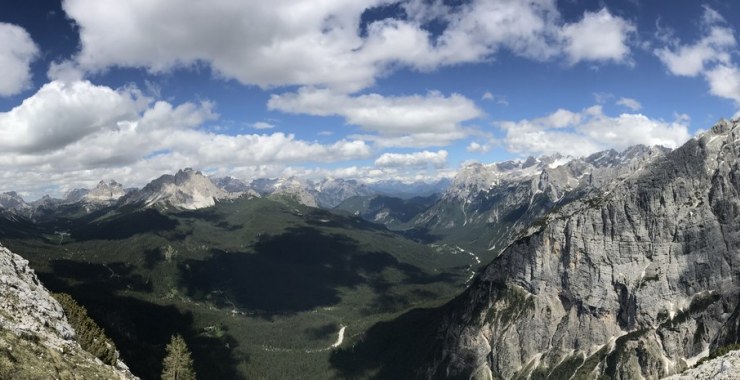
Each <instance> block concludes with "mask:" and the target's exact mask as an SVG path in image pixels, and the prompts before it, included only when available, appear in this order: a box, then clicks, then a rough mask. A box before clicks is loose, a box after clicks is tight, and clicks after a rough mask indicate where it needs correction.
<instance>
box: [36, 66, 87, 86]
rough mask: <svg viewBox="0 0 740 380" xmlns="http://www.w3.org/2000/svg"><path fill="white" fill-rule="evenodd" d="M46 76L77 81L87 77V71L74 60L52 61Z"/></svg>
mask: <svg viewBox="0 0 740 380" xmlns="http://www.w3.org/2000/svg"><path fill="white" fill-rule="evenodd" d="M46 76H47V77H48V78H49V79H50V80H52V81H61V82H75V81H80V80H82V79H83V78H84V77H85V73H84V72H83V71H82V70H81V69H80V68H79V67H78V66H77V65H76V64H75V63H74V62H72V61H61V62H52V63H51V64H50V65H49V70H47V72H46Z"/></svg>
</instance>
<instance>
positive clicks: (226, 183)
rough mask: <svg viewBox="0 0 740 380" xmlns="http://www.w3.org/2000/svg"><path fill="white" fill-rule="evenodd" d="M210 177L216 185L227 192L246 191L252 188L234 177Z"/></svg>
mask: <svg viewBox="0 0 740 380" xmlns="http://www.w3.org/2000/svg"><path fill="white" fill-rule="evenodd" d="M210 179H211V182H213V184H214V185H216V187H218V188H219V189H222V190H224V191H226V192H228V193H246V192H247V191H249V190H252V188H250V187H249V185H247V184H246V183H244V182H243V181H241V180H239V179H237V178H234V177H212V178H210Z"/></svg>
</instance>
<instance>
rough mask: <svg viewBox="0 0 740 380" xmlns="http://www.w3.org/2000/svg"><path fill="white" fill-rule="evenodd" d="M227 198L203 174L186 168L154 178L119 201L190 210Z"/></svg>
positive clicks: (227, 196) (127, 203)
mask: <svg viewBox="0 0 740 380" xmlns="http://www.w3.org/2000/svg"><path fill="white" fill-rule="evenodd" d="M231 197H232V196H231V195H229V193H228V192H226V191H225V190H222V189H220V188H218V187H217V186H216V185H214V184H213V182H211V180H210V179H208V177H206V176H204V175H203V173H201V172H199V171H195V170H193V169H190V168H187V169H183V170H180V171H178V172H177V173H176V174H175V175H169V174H167V175H163V176H161V177H159V178H157V179H155V180H154V181H152V182H150V183H149V184H147V185H146V186H144V188H142V189H141V190H135V191H133V192H131V193H130V194H129V195H127V196H125V197H124V198H122V199H121V203H122V205H129V204H143V205H144V206H146V207H151V206H156V207H164V208H170V207H171V208H175V209H182V210H194V209H199V208H204V207H210V206H213V205H215V204H216V201H217V200H219V199H228V198H231Z"/></svg>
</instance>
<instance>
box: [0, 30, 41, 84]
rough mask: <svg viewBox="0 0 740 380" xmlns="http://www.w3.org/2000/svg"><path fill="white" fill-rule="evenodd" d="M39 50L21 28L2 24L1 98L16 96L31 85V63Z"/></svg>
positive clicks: (0, 55)
mask: <svg viewBox="0 0 740 380" xmlns="http://www.w3.org/2000/svg"><path fill="white" fill-rule="evenodd" d="M38 54H39V49H38V47H36V44H35V43H34V42H33V40H32V39H31V36H30V35H29V34H28V32H26V30H25V29H23V28H21V27H20V26H17V25H13V24H8V23H4V22H0V67H2V70H3V73H2V75H0V96H11V95H15V94H17V93H19V92H21V91H23V90H25V89H27V88H28V87H29V86H30V84H31V67H30V66H31V62H33V60H34V59H36V57H37V56H38Z"/></svg>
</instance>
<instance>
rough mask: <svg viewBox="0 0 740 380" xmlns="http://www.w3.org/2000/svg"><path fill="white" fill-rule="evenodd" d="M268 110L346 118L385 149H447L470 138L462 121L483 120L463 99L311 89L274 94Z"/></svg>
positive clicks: (369, 138) (365, 136)
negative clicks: (451, 144)
mask: <svg viewBox="0 0 740 380" xmlns="http://www.w3.org/2000/svg"><path fill="white" fill-rule="evenodd" d="M268 108H269V109H271V110H279V111H283V112H288V113H300V114H307V115H315V116H333V115H338V116H342V117H344V118H345V120H346V122H347V123H348V124H352V125H356V126H359V127H360V128H362V129H363V130H365V131H369V132H375V133H377V135H362V136H361V137H362V138H363V139H368V140H372V141H375V142H376V143H378V144H379V145H382V146H438V145H446V144H449V143H450V142H451V141H454V140H457V139H461V138H464V137H465V136H467V132H465V130H464V128H463V127H462V125H461V124H462V123H463V122H465V121H468V120H471V119H475V118H478V117H480V116H481V115H482V112H481V111H480V110H479V109H478V108H477V107H476V105H475V103H474V102H473V101H472V100H470V99H468V98H466V97H464V96H462V95H459V94H452V95H449V96H444V95H442V94H441V93H439V92H430V93H428V94H426V95H412V96H383V95H380V94H366V95H359V96H350V95H345V94H340V93H336V92H334V91H331V90H328V89H317V88H309V87H304V88H301V89H299V90H298V92H295V93H286V94H282V95H272V97H271V98H270V100H269V102H268Z"/></svg>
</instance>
